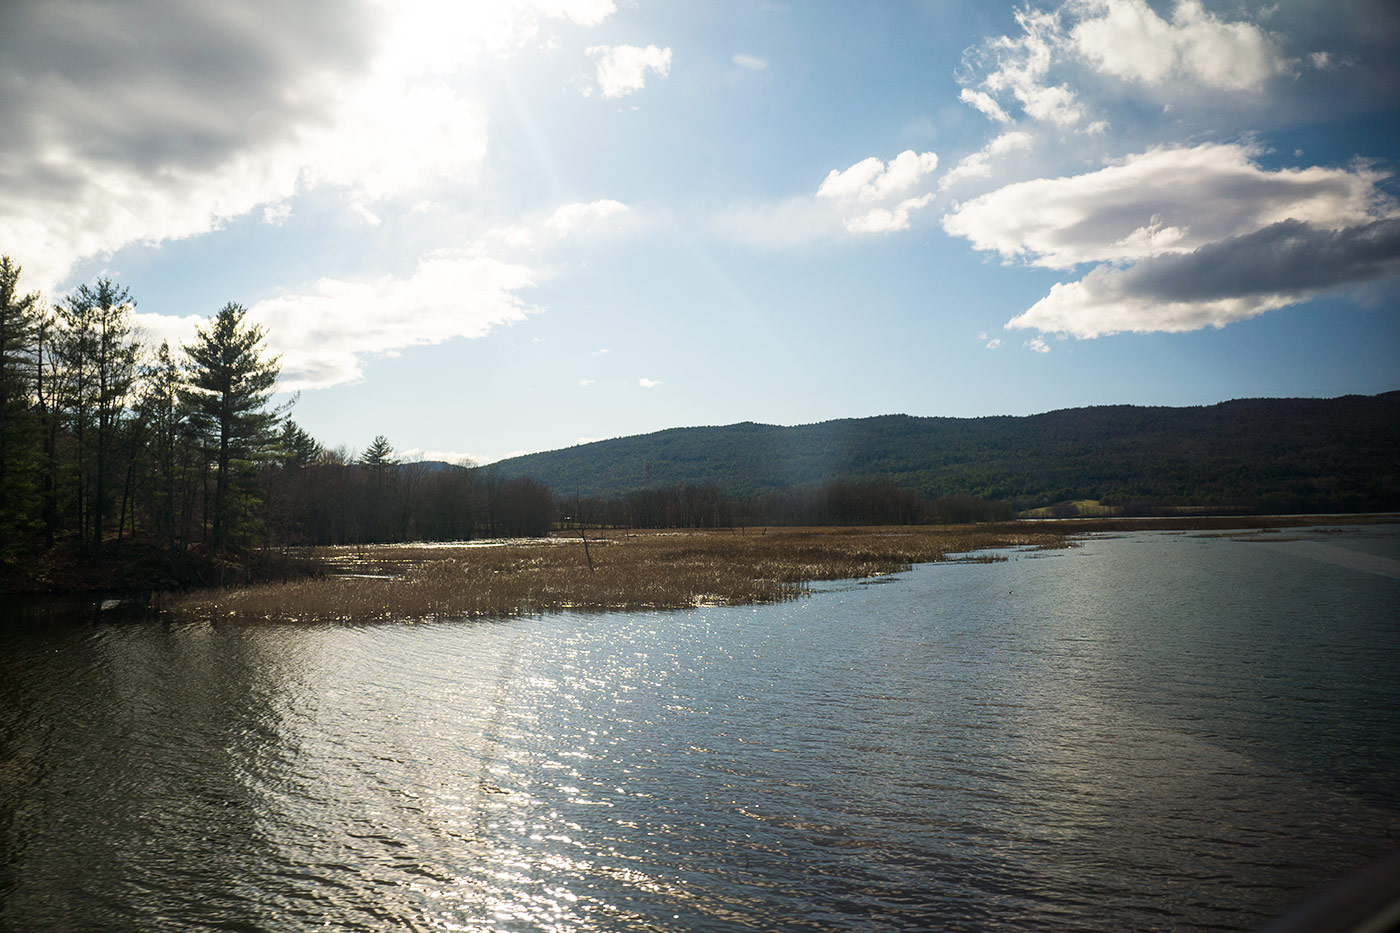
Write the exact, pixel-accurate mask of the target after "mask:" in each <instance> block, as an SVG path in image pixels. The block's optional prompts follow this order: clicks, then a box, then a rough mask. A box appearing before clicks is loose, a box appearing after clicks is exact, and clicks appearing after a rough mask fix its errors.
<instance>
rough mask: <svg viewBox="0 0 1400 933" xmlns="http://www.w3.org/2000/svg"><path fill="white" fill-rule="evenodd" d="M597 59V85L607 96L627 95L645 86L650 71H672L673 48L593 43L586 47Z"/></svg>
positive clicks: (660, 72)
mask: <svg viewBox="0 0 1400 933" xmlns="http://www.w3.org/2000/svg"><path fill="white" fill-rule="evenodd" d="M585 51H586V52H587V53H588V54H589V55H592V56H594V57H596V58H597V59H598V86H599V87H600V88H601V89H602V91H603V96H604V97H605V98H613V97H625V96H627V95H628V94H631V93H634V92H636V91H640V90H641V89H642V88H644V87H646V76H647V72H648V71H651V72H655V73H656V74H658V75H660V76H661V77H663V78H664V77H666V75H668V74H670V72H671V50H670V49H669V48H665V49H663V48H660V47H658V46H655V45H648V46H646V47H645V48H643V47H641V46H636V45H591V46H589V47H588V48H587V49H586V50H585Z"/></svg>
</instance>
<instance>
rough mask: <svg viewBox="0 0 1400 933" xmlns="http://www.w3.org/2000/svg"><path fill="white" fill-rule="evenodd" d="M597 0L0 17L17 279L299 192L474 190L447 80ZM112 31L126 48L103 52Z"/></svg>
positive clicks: (363, 201)
mask: <svg viewBox="0 0 1400 933" xmlns="http://www.w3.org/2000/svg"><path fill="white" fill-rule="evenodd" d="M613 9H614V7H613V4H612V2H611V0H515V2H502V3H492V4H477V3H468V4H442V3H440V2H428V0H419V2H412V0H405V2H402V3H394V4H379V3H369V2H363V3H360V2H353V0H348V2H346V3H338V4H334V5H326V4H309V3H285V2H282V0H249V2H246V3H240V4H237V5H236V6H234V7H230V6H229V5H227V4H223V3H214V2H205V3H198V2H195V3H191V2H184V0H151V2H149V3H142V4H140V5H139V6H135V7H133V6H129V5H109V4H108V5H104V4H79V3H77V2H75V0H46V2H43V3H21V4H18V5H17V6H12V7H7V8H6V14H5V25H4V30H3V33H4V35H3V44H4V53H3V59H4V63H5V64H4V67H3V68H0V122H3V124H4V126H5V128H6V139H5V148H4V152H3V153H0V229H5V230H7V231H8V232H9V235H10V236H11V237H12V238H13V240H14V241H15V242H17V243H22V244H24V250H25V254H24V257H23V261H24V263H25V267H26V278H27V280H28V282H29V284H31V285H34V286H36V287H39V288H41V289H45V290H51V289H53V288H54V287H55V286H57V285H58V284H59V283H60V282H62V280H63V279H64V278H65V277H66V276H67V275H68V274H69V270H70V269H71V268H72V266H73V264H74V263H75V262H76V261H78V260H80V259H84V258H87V257H93V256H101V255H106V254H110V253H112V252H114V251H115V250H117V249H120V248H122V247H123V246H126V245H128V244H133V243H146V244H158V243H161V242H164V241H167V240H172V239H180V238H184V237H189V236H194V235H197V234H201V233H206V232H208V231H211V230H215V229H217V228H218V227H220V226H221V225H222V224H224V223H226V222H228V221H230V220H232V219H234V218H237V217H241V216H243V215H245V214H248V213H249V212H251V211H253V210H255V209H256V208H258V207H259V206H270V211H269V213H268V214H267V215H266V216H267V219H268V221H269V222H274V223H275V222H276V221H277V219H278V218H279V217H280V216H281V211H282V210H283V208H282V207H281V206H280V205H284V204H285V203H286V202H287V200H288V199H289V198H291V197H292V196H294V195H295V194H297V193H298V192H300V191H303V190H306V189H308V188H312V187H315V186H318V185H319V186H327V185H328V186H335V187H340V188H343V189H345V190H346V192H347V193H348V195H349V202H350V206H351V207H352V208H353V209H354V210H356V211H358V212H360V213H361V214H362V215H364V216H366V218H367V219H368V218H371V217H377V216H378V214H379V213H380V208H379V206H380V205H381V204H382V202H384V201H385V200H386V199H389V198H398V197H403V196H412V195H414V193H415V192H424V191H428V190H431V189H433V188H435V187H443V186H448V185H450V186H451V187H453V188H460V187H461V186H463V185H471V184H472V183H473V182H474V181H475V180H476V178H477V176H478V174H479V170H480V167H481V164H482V161H483V159H484V155H485V151H486V143H487V139H488V128H487V123H486V114H485V107H484V105H483V103H482V102H481V101H480V100H478V99H477V97H476V96H475V93H474V92H472V91H470V90H464V89H463V85H461V84H460V83H458V82H457V81H456V80H455V75H454V73H453V71H454V69H457V68H459V66H461V65H462V64H464V63H466V62H469V61H471V60H473V59H476V58H480V57H481V56H483V55H487V54H494V55H504V54H509V53H511V52H512V51H514V50H516V49H518V48H520V47H522V46H523V45H526V44H529V43H530V42H533V41H535V39H536V37H537V35H538V31H539V26H540V24H541V23H542V22H543V21H545V20H548V19H551V18H561V19H568V20H570V21H572V22H575V23H578V24H580V25H588V24H596V23H597V22H600V21H601V20H602V19H603V18H605V17H606V16H607V15H608V14H610V13H611V12H612V10H613ZM114 36H120V37H124V40H123V41H113V39H114Z"/></svg>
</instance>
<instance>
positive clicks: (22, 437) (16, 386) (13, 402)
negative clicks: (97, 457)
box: [0, 256, 40, 560]
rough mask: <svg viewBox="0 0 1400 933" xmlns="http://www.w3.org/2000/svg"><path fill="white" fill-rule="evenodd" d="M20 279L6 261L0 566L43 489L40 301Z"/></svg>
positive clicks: (0, 267) (1, 259) (1, 285)
mask: <svg viewBox="0 0 1400 933" xmlns="http://www.w3.org/2000/svg"><path fill="white" fill-rule="evenodd" d="M19 273H20V267H19V266H17V265H15V264H14V262H12V261H11V260H10V257H9V256H0V560H3V559H6V558H8V557H10V556H12V554H11V553H10V552H12V551H14V550H16V549H17V548H18V547H19V545H20V544H21V539H22V537H23V533H24V531H25V530H26V529H27V527H28V526H29V525H30V517H31V516H32V515H33V513H34V504H35V501H36V499H35V496H36V492H37V487H38V482H37V480H38V467H39V450H38V445H39V433H38V427H39V425H38V423H37V419H36V418H35V417H34V416H33V412H32V411H31V407H30V403H31V400H32V395H33V387H34V378H33V376H34V357H35V353H36V347H35V343H36V341H37V339H38V337H37V328H38V322H39V316H40V311H39V307H38V305H39V296H38V295H37V294H35V293H30V294H28V295H21V294H20V293H19Z"/></svg>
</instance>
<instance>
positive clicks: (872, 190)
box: [817, 149, 938, 233]
mask: <svg viewBox="0 0 1400 933" xmlns="http://www.w3.org/2000/svg"><path fill="white" fill-rule="evenodd" d="M936 168H938V156H937V155H936V154H935V153H932V152H915V151H914V150H912V149H907V150H905V151H904V152H901V153H900V154H899V155H897V156H895V157H894V158H893V159H891V160H890V161H889V164H888V165H887V164H886V163H884V162H881V161H880V160H879V159H877V158H875V157H874V156H871V157H870V158H868V159H862V160H861V161H859V162H857V163H856V164H855V165H852V166H851V167H850V168H848V169H846V170H845V171H840V170H837V169H832V170H831V171H830V172H829V173H827V176H826V178H825V179H823V181H822V183H821V185H820V186H819V187H818V188H817V197H819V198H827V199H829V200H831V201H833V202H835V203H836V204H839V205H840V206H841V209H842V216H843V221H844V223H845V226H846V229H847V230H850V231H852V232H855V233H885V232H889V231H892V230H907V229H908V228H909V215H910V213H911V212H913V211H916V210H918V209H919V208H921V207H924V206H925V205H927V204H928V203H929V201H930V200H932V198H933V195H932V194H924V195H918V196H911V197H905V196H904V195H906V194H908V193H909V192H910V191H911V190H912V189H913V188H915V187H916V186H917V185H918V184H919V183H920V182H921V181H922V180H923V178H924V177H925V176H926V175H928V174H930V173H931V172H933V171H934V170H935V169H936Z"/></svg>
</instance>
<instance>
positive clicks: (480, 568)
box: [167, 527, 1066, 622]
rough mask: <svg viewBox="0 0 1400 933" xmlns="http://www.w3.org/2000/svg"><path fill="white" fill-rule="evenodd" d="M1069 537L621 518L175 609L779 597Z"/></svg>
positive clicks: (402, 556) (398, 549)
mask: <svg viewBox="0 0 1400 933" xmlns="http://www.w3.org/2000/svg"><path fill="white" fill-rule="evenodd" d="M594 534H595V535H596V534H598V533H596V532H595V533H594ZM1065 541H1066V539H1065V538H1064V537H1063V536H1062V535H1060V534H1057V533H1055V532H1053V531H1050V530H1040V529H1036V530H1034V531H1031V530H1027V529H1015V528H1009V527H1001V528H997V529H989V530H978V529H976V528H946V527H943V528H836V529H828V528H823V529H792V528H783V529H769V530H767V531H766V532H763V533H758V532H755V531H749V532H748V533H746V534H745V533H739V532H735V531H682V532H634V533H628V534H622V533H620V532H610V533H609V534H608V535H607V536H606V537H598V538H594V537H593V536H592V535H591V536H590V540H589V547H590V549H591V550H592V554H593V563H594V565H595V568H596V569H595V571H593V572H590V571H589V569H588V565H587V564H586V563H585V560H584V553H583V545H582V543H581V542H580V541H579V539H578V537H577V536H576V535H575V536H573V537H560V538H555V539H550V540H547V541H529V542H509V543H505V544H501V545H499V546H494V547H482V546H468V545H462V546H455V547H442V546H429V545H424V546H417V547H415V546H411V545H410V546H384V547H360V548H336V549H317V550H315V551H313V552H312V556H314V557H316V558H318V559H319V560H321V561H322V562H323V563H324V564H325V565H326V566H327V567H328V569H330V570H331V571H332V573H331V575H328V576H323V577H317V578H311V579H305V580H299V581H294V582H290V583H271V584H263V585H258V586H251V587H245V588H238V589H226V590H206V591H200V592H193V593H187V594H182V595H180V596H178V597H175V598H174V599H173V600H172V601H171V602H170V603H169V604H168V605H167V611H168V612H169V613H170V614H171V615H172V616H174V617H176V618H184V619H192V618H228V617H236V618H240V619H264V620H270V621H286V622H293V621H356V622H358V621H373V620H384V619H430V618H464V617H465V618H480V617H505V616H515V615H529V614H535V613H541V612H553V611H557V610H561V609H580V610H593V611H601V610H618V609H679V608H688V607H692V606H699V605H737V604H747V603H772V602H779V601H782V600H787V599H794V598H796V597H799V596H802V595H804V594H805V593H806V592H807V591H808V584H809V583H811V582H812V581H814V580H838V579H850V578H859V577H871V576H878V575H880V574H887V573H896V572H899V571H903V570H907V569H909V567H910V566H911V565H913V564H917V563H925V562H929V561H939V560H946V559H948V556H949V555H951V554H957V553H962V552H967V551H974V550H980V549H983V548H995V547H1025V546H1039V547H1060V546H1063V545H1064V544H1065ZM337 571H339V572H337ZM346 571H349V572H352V573H355V574H360V575H359V576H349V575H345V572H346Z"/></svg>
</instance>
